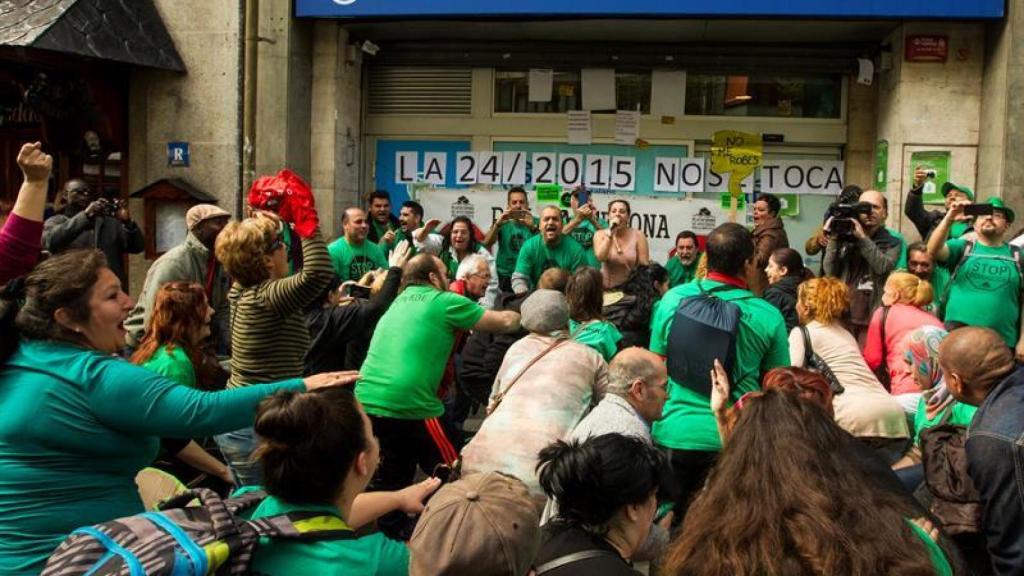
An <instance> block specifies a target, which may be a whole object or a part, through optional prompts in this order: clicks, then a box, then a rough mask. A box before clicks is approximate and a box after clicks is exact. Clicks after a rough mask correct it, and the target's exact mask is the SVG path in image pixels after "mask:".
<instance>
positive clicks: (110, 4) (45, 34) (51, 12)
mask: <svg viewBox="0 0 1024 576" xmlns="http://www.w3.org/2000/svg"><path fill="white" fill-rule="evenodd" d="M0 46H13V47H23V48H37V49H40V50H51V51H54V52H62V53H65V54H75V55H78V56H85V57H89V58H97V59H100V60H110V61H114V62H122V63H125V64H134V65H137V66H146V67H148V68H159V69H162V70H171V71H174V72H184V71H185V63H184V62H182V60H181V56H180V55H179V54H178V51H177V50H176V49H175V47H174V41H173V40H172V39H171V35H170V34H169V33H168V32H167V28H166V27H165V26H164V23H163V20H162V19H161V18H160V13H159V12H157V10H156V7H155V6H153V1H152V0H132V1H131V2H125V1H119V0H5V1H2V2H0Z"/></svg>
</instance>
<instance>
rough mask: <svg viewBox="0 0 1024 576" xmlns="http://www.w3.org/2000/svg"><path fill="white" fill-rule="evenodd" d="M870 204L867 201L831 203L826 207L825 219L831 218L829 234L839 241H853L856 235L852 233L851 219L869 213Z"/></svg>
mask: <svg viewBox="0 0 1024 576" xmlns="http://www.w3.org/2000/svg"><path fill="white" fill-rule="evenodd" d="M871 208H872V206H871V204H868V203H867V202H856V203H854V204H832V205H831V206H829V207H828V214H827V215H826V216H825V219H826V220H827V219H828V218H832V225H831V226H829V231H828V234H829V236H831V237H833V238H835V239H837V240H839V241H841V242H853V241H854V240H856V237H855V236H854V235H853V230H854V226H853V221H854V220H855V219H856V218H857V217H858V216H860V215H861V214H871Z"/></svg>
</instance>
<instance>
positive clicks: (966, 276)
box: [943, 238, 1021, 348]
mask: <svg viewBox="0 0 1024 576" xmlns="http://www.w3.org/2000/svg"><path fill="white" fill-rule="evenodd" d="M946 247H947V248H949V258H947V259H946V261H945V262H944V263H943V266H944V267H945V268H947V269H948V270H950V272H951V273H952V271H953V270H954V269H955V268H956V267H957V263H958V262H960V259H961V258H963V257H964V251H965V250H966V249H967V241H966V240H962V239H959V238H958V239H956V240H947V241H946ZM955 275H956V278H953V279H952V280H951V281H950V287H949V299H948V300H946V304H945V306H946V315H945V318H944V319H945V321H946V322H963V323H964V324H967V325H969V326H984V327H986V328H991V329H992V330H995V331H996V332H998V333H999V335H1000V336H1002V337H1003V340H1005V341H1006V345H1007V346H1009V347H1010V348H1013V347H1014V346H1016V345H1017V337H1018V325H1017V322H1018V318H1019V313H1020V304H1021V303H1020V289H1021V285H1020V271H1019V270H1018V268H1017V264H1016V262H1015V261H1014V258H1013V250H1012V249H1011V248H1010V245H1009V244H1003V245H1002V246H996V247H992V246H985V245H984V244H982V243H981V242H975V243H974V247H973V248H971V252H970V254H968V255H967V257H966V258H965V259H964V261H963V262H960V266H959V270H957V271H956V274H955Z"/></svg>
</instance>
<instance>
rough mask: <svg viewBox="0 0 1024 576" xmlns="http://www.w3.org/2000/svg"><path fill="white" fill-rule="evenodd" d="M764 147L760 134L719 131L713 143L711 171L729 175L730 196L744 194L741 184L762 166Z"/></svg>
mask: <svg viewBox="0 0 1024 576" xmlns="http://www.w3.org/2000/svg"><path fill="white" fill-rule="evenodd" d="M762 157H763V147H762V145H761V135H760V134H749V133H747V132H737V131H735V130H719V131H718V132H715V139H714V141H713V142H712V143H711V170H712V171H713V172H715V173H716V174H721V175H723V176H724V175H725V174H728V175H729V194H731V195H732V197H733V198H737V197H739V196H740V195H742V194H743V189H742V188H741V184H742V182H743V180H745V179H746V178H747V177H748V176H750V175H751V174H753V173H754V169H755V168H757V167H758V166H760V165H761V158H762Z"/></svg>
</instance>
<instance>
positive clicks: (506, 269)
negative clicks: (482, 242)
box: [494, 216, 540, 277]
mask: <svg viewBox="0 0 1024 576" xmlns="http://www.w3.org/2000/svg"><path fill="white" fill-rule="evenodd" d="M539 224H540V219H538V218H537V217H536V216H534V217H533V230H530V229H529V228H527V227H526V225H525V224H522V223H520V222H516V221H515V220H512V221H510V222H506V223H505V224H503V225H502V226H501V228H499V229H498V255H497V256H496V257H495V258H494V265H495V267H496V268H497V269H498V276H502V277H508V276H512V273H513V272H515V271H516V259H517V258H519V251H520V250H521V249H522V248H523V244H525V243H526V241H527V240H529V239H530V238H532V237H533V236H535V235H536V234H537V226H538V225H539Z"/></svg>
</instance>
